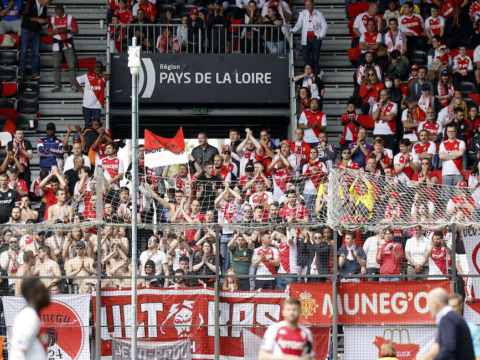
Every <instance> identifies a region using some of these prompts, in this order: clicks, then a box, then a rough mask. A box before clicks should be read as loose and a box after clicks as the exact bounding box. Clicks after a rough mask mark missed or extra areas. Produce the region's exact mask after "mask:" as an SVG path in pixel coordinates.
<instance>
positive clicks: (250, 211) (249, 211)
mask: <svg viewBox="0 0 480 360" xmlns="http://www.w3.org/2000/svg"><path fill="white" fill-rule="evenodd" d="M243 212H252V210H243Z"/></svg>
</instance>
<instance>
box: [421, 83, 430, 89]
mask: <svg viewBox="0 0 480 360" xmlns="http://www.w3.org/2000/svg"><path fill="white" fill-rule="evenodd" d="M421 90H422V91H430V85H428V84H427V83H425V84H423V85H422V86H421Z"/></svg>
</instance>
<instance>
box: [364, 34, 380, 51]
mask: <svg viewBox="0 0 480 360" xmlns="http://www.w3.org/2000/svg"><path fill="white" fill-rule="evenodd" d="M360 42H361V43H365V44H366V45H375V44H376V43H379V42H380V43H381V42H382V34H380V33H379V32H378V31H375V32H374V33H373V34H370V33H369V32H368V31H367V32H364V33H363V34H362V36H360ZM367 51H373V52H376V51H377V50H362V53H364V52H367Z"/></svg>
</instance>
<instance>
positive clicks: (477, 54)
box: [473, 45, 480, 63]
mask: <svg viewBox="0 0 480 360" xmlns="http://www.w3.org/2000/svg"><path fill="white" fill-rule="evenodd" d="M478 61H480V45H478V46H477V47H476V48H475V51H474V52H473V62H474V63H476V62H478Z"/></svg>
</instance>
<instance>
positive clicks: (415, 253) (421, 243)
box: [405, 236, 430, 264]
mask: <svg viewBox="0 0 480 360" xmlns="http://www.w3.org/2000/svg"><path fill="white" fill-rule="evenodd" d="M429 247H430V240H428V239H427V238H426V237H425V236H421V237H420V239H418V240H417V239H416V238H415V237H411V238H410V239H408V240H407V243H406V245H405V252H407V251H408V252H410V257H411V258H412V259H413V261H415V263H417V264H421V263H423V260H424V259H425V254H426V253H427V251H428V248H429Z"/></svg>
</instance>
